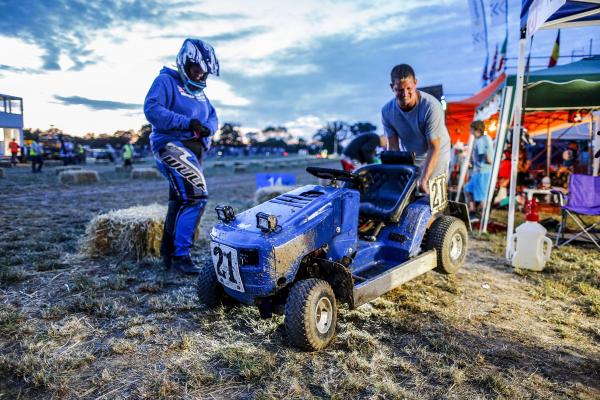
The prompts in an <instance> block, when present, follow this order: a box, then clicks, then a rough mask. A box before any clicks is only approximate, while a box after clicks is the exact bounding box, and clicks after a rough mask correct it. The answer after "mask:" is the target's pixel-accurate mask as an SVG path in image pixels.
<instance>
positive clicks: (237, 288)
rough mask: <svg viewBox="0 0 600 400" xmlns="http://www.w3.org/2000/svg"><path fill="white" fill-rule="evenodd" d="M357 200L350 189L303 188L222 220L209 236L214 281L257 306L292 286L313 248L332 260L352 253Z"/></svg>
mask: <svg viewBox="0 0 600 400" xmlns="http://www.w3.org/2000/svg"><path fill="white" fill-rule="evenodd" d="M359 199H360V196H359V192H358V191H357V190H354V189H348V188H335V187H329V186H327V187H326V186H318V185H307V186H303V187H301V188H298V189H295V190H292V191H290V192H288V193H285V194H282V195H280V196H278V197H276V198H274V199H271V200H269V201H267V202H264V203H262V204H260V205H258V206H256V207H253V208H251V209H249V210H246V211H244V212H242V213H240V214H238V215H236V217H235V219H234V220H233V221H227V222H226V221H220V222H219V223H217V224H216V225H215V226H214V227H213V229H212V231H211V234H210V236H211V255H212V257H213V263H214V267H215V271H216V274H217V279H218V280H219V282H220V283H221V284H222V285H223V287H224V289H225V291H226V293H227V294H228V295H229V296H231V297H233V298H235V299H237V300H238V301H240V302H242V303H246V304H255V303H256V300H257V299H259V298H263V297H269V296H271V295H273V294H275V292H276V291H277V290H278V289H280V288H282V287H284V286H286V285H287V284H288V283H291V282H293V281H294V278H295V276H296V272H297V271H298V268H299V266H300V262H301V261H302V259H303V258H304V256H306V255H307V254H309V253H311V252H313V251H314V250H317V249H319V248H325V249H326V257H327V258H330V259H333V260H339V259H340V258H342V257H343V256H345V255H350V254H351V253H352V252H354V251H356V246H357V241H358V232H357V231H358V207H359V204H360V200H359ZM257 214H258V215H259V218H257ZM269 217H270V218H269ZM273 217H274V218H273ZM266 218H268V219H269V220H270V221H271V223H272V222H273V220H274V221H275V227H274V229H273V230H270V229H265V227H266V226H267V222H265V221H264V220H263V219H266ZM260 222H264V223H263V224H261V225H262V229H261V228H260V227H259V224H258V223H260ZM271 223H269V224H268V225H271Z"/></svg>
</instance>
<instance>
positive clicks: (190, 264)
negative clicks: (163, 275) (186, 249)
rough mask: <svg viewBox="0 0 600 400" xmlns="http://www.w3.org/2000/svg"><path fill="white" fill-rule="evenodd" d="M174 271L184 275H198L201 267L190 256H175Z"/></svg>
mask: <svg viewBox="0 0 600 400" xmlns="http://www.w3.org/2000/svg"><path fill="white" fill-rule="evenodd" d="M172 265H173V269H174V270H176V271H179V272H181V273H184V274H198V273H200V267H198V266H197V265H196V263H195V262H194V260H192V257H190V256H173V264H172Z"/></svg>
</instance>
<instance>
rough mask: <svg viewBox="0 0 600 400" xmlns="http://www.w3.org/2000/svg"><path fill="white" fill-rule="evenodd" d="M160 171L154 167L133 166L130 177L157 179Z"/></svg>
mask: <svg viewBox="0 0 600 400" xmlns="http://www.w3.org/2000/svg"><path fill="white" fill-rule="evenodd" d="M158 178H160V172H158V170H157V169H155V168H134V169H133V171H131V179H158Z"/></svg>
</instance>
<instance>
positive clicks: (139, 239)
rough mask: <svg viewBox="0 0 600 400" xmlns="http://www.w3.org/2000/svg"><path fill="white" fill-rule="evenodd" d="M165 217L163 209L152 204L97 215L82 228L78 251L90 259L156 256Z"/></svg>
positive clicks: (165, 211) (138, 258)
mask: <svg viewBox="0 0 600 400" xmlns="http://www.w3.org/2000/svg"><path fill="white" fill-rule="evenodd" d="M166 213H167V207H165V206H161V205H158V204H152V205H149V206H138V207H130V208H126V209H122V210H115V211H110V212H108V213H106V214H100V215H98V216H96V217H95V218H94V219H92V220H91V221H90V223H89V224H88V226H87V227H86V229H85V235H86V236H85V239H84V241H83V243H82V246H81V251H82V253H83V254H84V255H87V256H90V257H100V256H107V255H117V256H123V255H128V256H130V257H132V258H135V259H137V260H140V259H142V258H144V257H148V256H159V255H160V241H161V239H162V229H163V224H164V217H165V215H166Z"/></svg>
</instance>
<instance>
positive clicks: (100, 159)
mask: <svg viewBox="0 0 600 400" xmlns="http://www.w3.org/2000/svg"><path fill="white" fill-rule="evenodd" d="M94 162H95V163H96V164H110V160H108V159H106V158H96V159H95V160H94Z"/></svg>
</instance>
